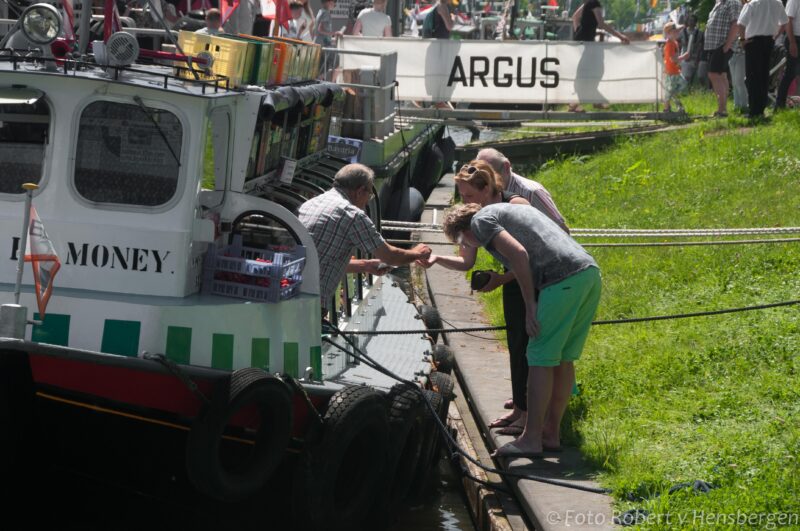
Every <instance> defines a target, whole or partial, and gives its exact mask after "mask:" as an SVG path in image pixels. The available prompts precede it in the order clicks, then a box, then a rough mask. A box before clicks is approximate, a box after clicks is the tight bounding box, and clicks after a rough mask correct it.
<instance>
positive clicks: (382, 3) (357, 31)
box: [353, 0, 392, 37]
mask: <svg viewBox="0 0 800 531" xmlns="http://www.w3.org/2000/svg"><path fill="white" fill-rule="evenodd" d="M385 11H386V0H374V2H373V3H372V8H367V9H362V10H361V12H360V13H359V14H358V18H357V19H356V23H355V25H354V26H353V35H363V36H364V37H391V36H392V19H390V18H389V15H387V14H386V12H385Z"/></svg>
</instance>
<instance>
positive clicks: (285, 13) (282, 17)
mask: <svg viewBox="0 0 800 531" xmlns="http://www.w3.org/2000/svg"><path fill="white" fill-rule="evenodd" d="M290 20H292V12H291V10H290V9H289V0H275V22H276V23H277V24H280V25H281V26H283V27H284V28H285V29H287V30H288V29H289V21H290Z"/></svg>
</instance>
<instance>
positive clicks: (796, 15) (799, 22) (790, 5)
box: [775, 0, 800, 109]
mask: <svg viewBox="0 0 800 531" xmlns="http://www.w3.org/2000/svg"><path fill="white" fill-rule="evenodd" d="M786 16H787V17H789V26H788V31H787V33H786V44H787V48H786V70H784V71H783V79H781V84H780V86H779V87H778V96H777V98H776V99H775V108H776V109H781V108H783V107H786V96H787V95H788V94H789V87H790V86H791V84H792V81H794V78H795V76H797V73H798V70H797V49H798V48H800V0H789V1H788V2H786ZM792 43H794V53H792Z"/></svg>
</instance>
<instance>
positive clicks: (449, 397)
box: [429, 372, 456, 455]
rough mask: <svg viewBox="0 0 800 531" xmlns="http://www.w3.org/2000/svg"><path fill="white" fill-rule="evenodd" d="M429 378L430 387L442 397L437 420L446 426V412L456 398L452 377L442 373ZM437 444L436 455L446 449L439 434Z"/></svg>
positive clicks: (434, 373) (435, 373) (431, 375)
mask: <svg viewBox="0 0 800 531" xmlns="http://www.w3.org/2000/svg"><path fill="white" fill-rule="evenodd" d="M429 378H430V380H431V386H433V387H435V391H436V392H438V393H439V394H440V395H441V396H442V408H441V410H440V411H439V418H440V419H441V421H442V423H443V424H444V425H445V426H447V416H448V412H449V411H450V402H452V401H453V399H454V398H455V396H456V395H455V393H453V388H454V387H455V383H453V377H452V376H450V375H449V374H444V373H443V372H432V373H431V374H430V376H429ZM437 442H438V447H437V448H436V453H437V455H438V454H439V453H440V452H441V450H442V449H443V448H444V449H447V442H446V441H445V440H444V437H442V436H441V434H440V437H439V438H438V439H437ZM448 453H449V450H448Z"/></svg>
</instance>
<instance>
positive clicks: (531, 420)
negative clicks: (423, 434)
mask: <svg viewBox="0 0 800 531" xmlns="http://www.w3.org/2000/svg"><path fill="white" fill-rule="evenodd" d="M373 181H374V174H373V172H372V170H370V169H369V168H368V167H366V166H363V165H361V164H349V165H347V166H345V167H343V168H342V169H341V170H339V172H337V174H336V176H335V178H334V186H333V188H332V189H331V190H329V191H328V192H325V193H324V194H322V195H319V196H317V197H315V198H313V199H310V200H309V201H307V202H306V203H304V204H303V205H302V206H301V207H300V210H299V219H300V222H301V223H302V224H303V225H304V226H305V227H306V228H307V229H308V231H309V233H310V234H311V237H312V239H313V240H314V244H315V246H316V249H317V253H318V257H319V265H320V298H321V299H320V300H321V306H322V308H323V316H325V315H326V314H327V313H328V311H329V310H333V308H332V306H331V303H332V301H334V295H335V294H336V288H337V286H338V284H339V282H340V280H341V278H342V275H343V274H344V273H345V272H360V273H370V274H373V275H382V274H384V273H386V272H387V271H388V270H389V269H390V266H397V265H404V264H409V263H412V262H416V263H417V264H419V265H421V266H423V267H425V268H429V267H432V266H434V265H436V264H438V265H440V266H443V267H446V268H449V269H454V270H459V271H466V270H468V269H470V268H472V267H473V266H474V264H475V258H476V255H477V249H478V248H479V247H483V248H484V249H486V250H487V251H488V252H489V253H490V254H492V255H493V256H494V257H496V258H497V259H498V260H499V261H500V262H501V263H502V264H503V266H504V271H503V272H502V273H499V272H490V273H489V276H490V278H489V280H488V282H487V283H486V284H485V285H484V286H483V287H482V288H481V289H480V291H483V292H486V291H491V290H494V289H497V288H498V287H501V286H502V289H503V306H504V313H505V317H506V324H507V330H506V334H507V339H508V346H509V354H510V356H509V358H510V366H511V381H512V398H511V399H509V400H508V402H507V403H506V404H504V405H505V407H507V408H508V409H510V410H511V411H510V412H509V413H508V414H507V415H504V416H502V417H500V418H498V419H496V420H495V421H493V422H492V423H491V425H490V426H491V427H492V428H497V429H499V430H501V433H504V434H507V435H514V436H516V439H515V440H514V441H512V442H511V443H509V444H507V445H505V446H502V447H500V448H498V449H497V451H496V455H497V456H499V457H531V458H533V457H538V456H541V455H542V453H543V452H545V451H558V450H559V449H560V444H561V442H560V425H561V419H562V417H563V415H564V412H565V410H566V407H567V402H568V400H569V397H570V395H571V393H572V390H573V386H574V382H575V368H574V363H575V361H577V360H578V359H579V358H580V355H581V351H582V350H583V346H584V343H585V342H586V339H587V336H588V333H589V328H590V325H591V322H592V318H593V317H594V314H595V311H596V309H597V305H598V303H599V300H600V284H601V281H600V271H599V268H598V266H597V263H596V262H595V261H594V259H593V258H592V257H591V255H589V254H588V253H587V252H586V251H585V250H584V249H583V248H582V247H581V246H580V245H579V244H578V243H577V242H576V241H575V240H574V239H572V237H571V236H570V235H569V227H568V226H567V224H566V222H565V220H564V218H563V216H562V215H561V213H560V212H559V210H558V208H557V207H556V205H555V202H554V201H553V198H552V197H551V196H550V194H549V193H548V192H547V190H546V189H545V188H544V187H543V186H542V185H541V184H539V183H537V182H535V181H531V180H528V179H525V178H524V177H521V176H519V175H517V174H516V173H514V172H513V171H512V168H511V163H510V161H509V160H508V159H507V158H506V157H505V156H503V154H502V153H500V152H499V151H497V150H495V149H484V150H482V151H481V152H480V153H479V154H478V157H477V158H476V159H475V160H473V161H471V162H470V163H469V164H466V165H464V166H463V167H462V168H461V170H460V171H459V172H458V174H457V175H456V177H455V181H456V186H457V188H458V192H459V194H460V196H461V198H462V199H463V203H462V204H460V205H458V206H456V207H454V208H452V209H451V210H450V211H449V212H448V213H447V215H446V216H445V219H444V223H443V229H444V233H445V235H446V236H447V237H448V238H449V239H450V240H451V241H453V242H456V243H457V244H458V246H459V247H458V254H457V255H456V256H448V255H444V254H433V253H432V252H431V249H430V247H428V246H427V245H425V244H418V245H416V246H414V247H412V248H411V249H402V248H398V247H395V246H392V245H390V244H388V243H386V242H385V240H384V239H383V238H382V237H381V235H380V233H379V232H378V230H377V229H376V228H375V225H374V224H373V223H372V220H371V219H370V217H369V215H367V213H366V212H365V209H366V207H367V205H368V204H369V201H370V198H371V197H372V194H373V190H374V188H373ZM354 248H358V249H360V250H361V251H362V252H363V253H365V254H368V255H372V256H373V257H374V258H369V259H360V258H354V257H353V256H352V250H353V249H354Z"/></svg>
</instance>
